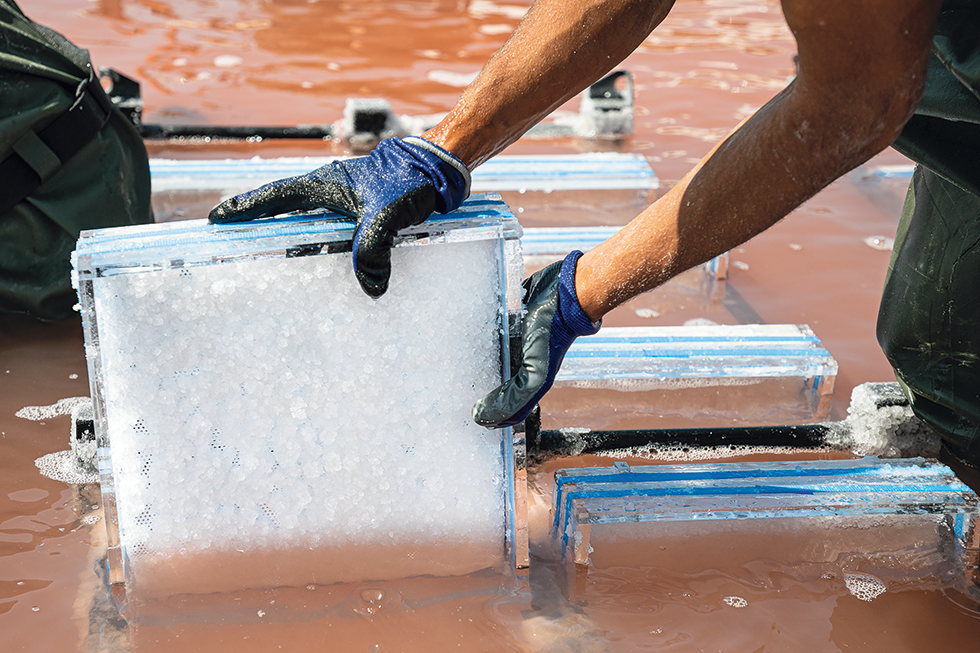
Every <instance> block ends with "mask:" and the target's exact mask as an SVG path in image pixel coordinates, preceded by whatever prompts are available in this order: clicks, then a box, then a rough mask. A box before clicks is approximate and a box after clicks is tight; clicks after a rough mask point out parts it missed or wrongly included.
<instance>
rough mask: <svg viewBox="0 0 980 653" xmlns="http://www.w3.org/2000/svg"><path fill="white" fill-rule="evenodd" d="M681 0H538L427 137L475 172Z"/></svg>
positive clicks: (640, 37)
mask: <svg viewBox="0 0 980 653" xmlns="http://www.w3.org/2000/svg"><path fill="white" fill-rule="evenodd" d="M672 4H673V0H538V1H537V2H535V4H534V5H533V6H532V7H531V8H530V10H528V13H527V15H526V16H525V17H524V20H523V21H521V24H520V25H519V26H518V27H517V30H516V31H515V32H514V34H513V35H512V36H511V37H510V39H509V40H508V41H507V43H506V44H505V45H504V46H503V47H502V48H501V49H500V50H499V51H498V52H497V53H496V54H495V55H494V56H493V58H492V59H491V60H490V62H489V63H487V65H486V66H485V67H484V69H483V71H482V72H481V73H480V75H479V76H478V77H477V78H476V80H475V81H474V82H473V83H472V84H471V85H470V86H469V87H468V88H467V89H466V90H465V91H464V92H463V95H462V96H461V97H460V99H459V101H458V102H457V104H456V106H455V107H454V108H453V110H452V111H451V112H450V113H449V115H448V116H447V117H446V118H445V119H444V120H443V121H442V122H440V123H439V124H438V125H436V126H435V127H434V128H432V129H431V130H429V131H428V132H426V134H424V136H425V137H426V138H427V139H429V140H430V141H432V142H434V143H436V144H438V145H441V146H442V147H444V148H446V149H447V150H449V151H450V152H452V153H453V154H455V155H456V156H457V157H459V158H460V159H461V160H462V161H463V162H464V163H466V164H467V166H469V168H470V169H473V168H474V167H476V166H477V165H479V164H480V163H482V162H483V161H485V160H487V159H488V158H490V157H491V156H493V155H494V154H497V153H498V152H500V151H501V150H503V149H504V148H505V147H507V145H509V144H511V143H512V142H514V141H515V140H517V139H518V138H519V137H520V136H521V135H522V134H523V133H524V132H526V131H527V130H528V129H529V128H530V127H532V126H533V125H534V124H535V123H537V122H538V121H540V120H541V119H542V118H544V117H545V116H547V115H548V114H549V113H551V112H552V111H553V110H554V109H556V108H557V107H559V106H560V105H561V104H562V103H564V102H565V101H567V100H568V99H570V98H572V97H574V96H575V94H576V93H579V92H580V91H582V90H583V89H585V88H586V87H587V86H589V84H592V83H593V82H595V81H596V80H598V79H599V78H600V77H602V75H604V74H605V73H607V72H609V71H610V70H612V69H613V67H615V66H616V65H617V64H619V63H620V62H621V61H622V60H623V59H625V58H626V56H627V55H629V54H630V53H631V52H632V51H633V50H634V49H635V48H636V47H637V46H638V45H639V44H640V43H642V41H643V39H645V38H646V37H647V35H649V33H650V32H651V31H652V30H653V28H654V27H656V26H657V25H658V24H659V23H660V21H662V20H663V18H664V16H666V14H667V12H668V11H669V9H670V7H671V5H672Z"/></svg>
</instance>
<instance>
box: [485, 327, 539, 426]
mask: <svg viewBox="0 0 980 653" xmlns="http://www.w3.org/2000/svg"><path fill="white" fill-rule="evenodd" d="M529 326H530V325H528V324H525V338H524V345H523V360H522V362H521V367H520V369H519V370H518V371H517V374H515V375H514V376H512V377H511V378H509V379H508V380H507V381H505V382H504V383H503V384H501V385H500V386H499V387H498V388H496V389H494V390H491V391H490V392H489V393H488V394H487V395H486V396H485V397H483V398H482V399H480V400H479V401H478V402H476V404H475V405H474V406H473V421H475V422H476V423H477V424H480V425H481V426H486V427H489V428H498V427H501V426H513V425H514V424H520V423H521V422H523V421H524V418H526V417H527V416H528V414H529V413H530V412H531V411H532V410H533V409H534V405H535V404H537V403H538V401H539V400H540V399H541V397H543V396H544V395H545V393H546V392H548V390H550V389H551V385H552V383H553V381H554V379H553V378H552V377H550V376H549V366H550V356H549V351H548V338H549V330H548V329H547V328H545V327H544V326H542V325H539V326H538V327H537V328H534V327H531V328H528V327H529Z"/></svg>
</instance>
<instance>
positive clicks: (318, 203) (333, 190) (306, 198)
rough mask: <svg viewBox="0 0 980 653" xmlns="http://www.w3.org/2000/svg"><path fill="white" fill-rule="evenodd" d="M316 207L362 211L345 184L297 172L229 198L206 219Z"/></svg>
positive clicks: (237, 218)
mask: <svg viewBox="0 0 980 653" xmlns="http://www.w3.org/2000/svg"><path fill="white" fill-rule="evenodd" d="M315 209H326V210H330V211H336V212H337V213H341V214H343V215H347V216H350V217H354V218H356V217H358V216H359V215H360V213H361V209H362V201H361V198H360V196H359V195H358V194H357V192H356V191H354V189H352V188H350V187H348V186H346V185H344V184H338V183H335V182H332V181H325V180H323V179H317V178H315V177H313V176H312V175H300V176H297V177H289V178H286V179H280V180H278V181H274V182H272V183H270V184H266V185H265V186H261V187H259V188H256V189H255V190H250V191H248V192H245V193H242V194H240V195H236V196H235V197H231V198H229V199H227V200H225V201H224V202H222V203H221V204H218V205H217V206H216V207H214V208H213V209H211V213H210V214H209V215H208V220H209V221H210V222H213V223H217V224H224V223H229V222H245V221H248V220H256V219H258V218H267V217H270V216H274V215H281V214H284V213H292V212H293V211H312V210H315Z"/></svg>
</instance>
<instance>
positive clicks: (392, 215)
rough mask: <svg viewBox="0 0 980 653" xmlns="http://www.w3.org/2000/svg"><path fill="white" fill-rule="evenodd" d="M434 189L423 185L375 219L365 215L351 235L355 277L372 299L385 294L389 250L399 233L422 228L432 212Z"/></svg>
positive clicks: (389, 266) (388, 274)
mask: <svg viewBox="0 0 980 653" xmlns="http://www.w3.org/2000/svg"><path fill="white" fill-rule="evenodd" d="M435 205H436V199H435V189H434V187H433V185H432V184H425V185H422V186H418V187H416V188H413V189H412V190H410V191H408V192H406V193H404V194H403V195H401V196H399V197H398V198H397V199H396V200H395V201H393V202H392V203H391V204H388V205H387V206H385V207H383V208H382V209H381V210H380V211H378V213H377V214H376V215H365V216H364V219H363V220H362V221H361V223H360V224H359V225H358V227H357V232H356V233H355V234H354V243H353V247H352V249H353V259H354V274H355V275H356V276H357V280H358V281H359V282H360V284H361V288H363V289H364V292H366V293H367V294H368V295H370V296H371V297H380V296H381V295H383V294H384V293H385V292H386V291H387V290H388V281H389V280H390V278H391V247H392V245H393V244H394V242H395V235H396V234H397V233H398V230H400V229H404V228H405V227H409V226H412V225H417V224H421V223H422V222H424V221H425V220H426V218H428V217H429V216H430V215H432V212H433V211H434V210H435Z"/></svg>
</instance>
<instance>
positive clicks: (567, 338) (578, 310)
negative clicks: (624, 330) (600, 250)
mask: <svg viewBox="0 0 980 653" xmlns="http://www.w3.org/2000/svg"><path fill="white" fill-rule="evenodd" d="M580 256H582V252H572V253H571V254H569V255H568V256H566V257H565V260H564V261H561V262H559V263H553V264H552V265H549V266H548V267H546V268H545V269H543V270H541V271H539V272H536V273H534V274H533V275H531V276H530V277H529V278H527V279H525V280H524V297H523V302H524V307H525V309H526V310H527V314H526V315H525V316H524V320H523V321H522V328H523V336H522V339H523V358H522V361H521V369H520V370H518V372H517V374H515V375H514V376H512V377H511V378H510V379H509V380H507V381H506V382H504V384H503V385H501V386H500V387H499V388H497V389H496V390H493V391H492V392H490V393H489V394H488V395H487V396H485V397H484V398H483V399H481V400H480V401H478V402H476V405H475V406H474V407H473V420H474V421H475V422H476V423H477V424H481V425H483V426H488V427H491V428H497V427H501V426H513V425H515V424H519V423H520V422H523V421H524V418H526V417H527V416H528V414H529V413H530V412H531V410H532V409H533V408H534V406H535V404H537V403H538V400H539V399H541V397H543V396H544V394H545V393H546V392H548V390H550V389H551V384H552V383H554V381H555V375H556V374H558V368H559V367H561V362H562V360H563V359H564V358H565V352H567V351H568V348H569V347H571V346H572V342H573V341H574V340H575V338H577V337H578V336H591V335H592V334H594V333H596V332H598V331H599V327H600V325H601V323H602V321H601V320H600V321H599V322H598V323H594V322H592V320H590V319H589V316H587V315H586V314H585V312H584V311H583V310H582V307H581V306H580V305H579V303H578V296H577V295H576V294H575V267H576V265H577V264H578V259H579V257H580Z"/></svg>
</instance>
